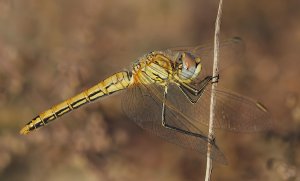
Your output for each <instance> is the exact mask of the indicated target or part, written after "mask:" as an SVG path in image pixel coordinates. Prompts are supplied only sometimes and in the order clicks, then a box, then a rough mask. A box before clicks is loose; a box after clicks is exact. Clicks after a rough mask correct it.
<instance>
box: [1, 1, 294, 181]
mask: <svg viewBox="0 0 300 181" xmlns="http://www.w3.org/2000/svg"><path fill="white" fill-rule="evenodd" d="M217 3H218V2H217V1H196V0H189V1H179V0H152V1H145V0H128V1H116V0H112V1H104V0H85V1H83V0H64V1H59V0H51V1H50V0H44V1H39V0H27V1H17V0H0V180H30V181H34V180H91V181H93V180H103V181H106V180H107V181H118V180H122V181H135V180H144V181H147V180H149V181H150V180H151V181H152V180H163V181H168V180H171V181H179V180H202V179H203V178H204V170H205V165H204V163H205V160H203V159H202V158H201V157H200V156H199V155H197V153H194V152H190V151H187V150H183V149H181V148H178V147H177V146H174V145H170V144H168V143H165V142H163V141H161V140H160V139H158V138H156V137H153V136H151V135H148V134H147V133H145V132H144V131H142V130H140V129H139V128H138V127H137V126H135V125H134V123H132V122H131V121H129V120H128V119H127V118H126V117H125V116H124V114H123V113H122V110H121V108H120V101H119V100H120V98H121V96H122V94H119V95H116V96H112V97H110V98H106V99H103V100H101V101H98V102H97V103H95V104H91V105H89V106H85V107H84V108H82V109H79V110H77V111H75V112H73V113H72V114H68V115H67V116H64V117H63V118H61V119H59V120H58V121H56V122H55V123H53V124H51V125H50V126H47V127H45V128H42V129H40V130H38V131H36V132H34V133H32V134H30V135H28V136H26V137H25V136H19V135H18V130H19V129H20V128H21V127H22V126H23V125H24V124H25V123H27V122H28V121H30V119H31V118H32V117H33V116H35V115H36V114H38V113H39V112H41V111H43V110H44V109H47V108H49V107H50V106H52V105H53V104H55V103H58V102H59V101H62V100H64V99H66V98H68V97H70V96H72V95H74V94H75V93H76V92H79V91H81V90H84V89H85V88H87V87H89V86H91V85H93V84H95V83H97V82H98V81H100V80H102V79H103V78H105V77H106V76H108V75H110V74H111V73H114V72H115V71H119V70H123V68H124V67H126V66H128V65H130V63H131V62H132V61H134V60H135V59H136V58H137V57H139V56H141V55H143V54H144V53H146V52H148V51H151V50H157V49H162V48H166V47H174V46H177V45H187V44H191V45H195V44H197V43H198V42H203V41H205V40H211V39H212V37H213V31H214V19H215V16H216V10H217ZM299 22H300V1H299V0H290V1H279V0H274V1H269V0H262V1H253V0H243V1H238V0H225V1H224V14H223V23H222V28H221V31H222V37H223V38H230V37H232V36H240V37H242V38H243V40H244V42H245V44H246V46H247V50H246V53H245V57H246V59H245V61H243V62H241V63H240V64H241V66H243V67H246V68H244V69H243V71H242V72H239V74H234V75H233V77H235V78H233V79H230V80H224V81H227V84H228V86H227V88H229V89H233V90H234V91H236V92H240V93H242V94H245V95H247V96H251V97H255V98H258V99H260V100H261V101H262V102H264V103H265V104H266V106H267V107H268V108H269V109H270V111H271V112H272V114H273V117H274V118H275V119H276V127H275V128H274V129H273V130H272V131H267V132H262V133H257V134H246V135H245V134H237V133H228V132H223V131H222V132H220V133H219V135H218V136H219V137H218V138H217V142H218V144H219V145H220V148H221V149H222V150H223V151H224V153H225V154H226V155H227V158H228V160H229V165H228V166H227V167H225V166H220V165H217V164H215V165H214V172H213V179H215V180H299V179H300V174H299V170H300V169H299V168H300V167H299V165H300V155H299V154H298V153H299V152H300V144H299V139H300V100H299V99H300V84H299V77H300V72H299V66H300V64H299V57H300V46H299V44H300V24H299ZM221 61H222V60H221ZM228 71H230V70H228ZM222 81H223V80H222Z"/></svg>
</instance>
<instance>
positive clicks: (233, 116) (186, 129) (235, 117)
mask: <svg viewBox="0 0 300 181" xmlns="http://www.w3.org/2000/svg"><path fill="white" fill-rule="evenodd" d="M239 42H240V39H238V38H232V39H230V40H225V41H223V42H221V45H220V46H221V49H220V50H221V52H220V53H221V55H220V58H221V59H222V57H226V56H228V55H227V54H226V53H227V51H225V50H226V49H228V47H230V48H231V47H234V46H232V45H236V44H239ZM211 50H212V46H207V45H200V46H193V47H179V48H169V49H166V50H161V51H152V52H150V53H147V54H145V55H143V56H142V57H140V58H138V59H137V60H136V61H135V62H134V63H133V64H132V66H131V69H130V70H126V71H121V72H117V73H115V74H113V75H112V76H110V77H108V78H106V79H104V80H103V81H101V82H99V83H98V84H96V85H95V86H93V87H91V88H89V89H87V90H85V91H83V92H81V93H79V94H77V95H75V96H74V97H71V98H69V99H67V100H65V101H63V102H61V103H59V104H57V105H54V106H53V107H51V108H50V109H48V110H46V111H44V112H43V113H41V114H39V115H37V116H36V117H34V118H33V119H32V120H31V121H30V122H29V123H27V124H26V125H25V126H24V127H23V128H22V129H21V131H20V134H28V133H30V132H31V131H33V130H36V129H38V128H40V127H43V126H45V125H47V124H49V123H50V122H52V121H54V120H56V119H57V118H59V117H61V116H62V115H64V114H66V113H68V112H71V111H72V110H74V109H77V108H79V107H81V106H83V105H85V104H87V103H90V102H93V101H95V100H97V99H99V98H102V97H105V96H109V95H111V94H114V93H116V92H120V91H123V92H124V95H123V97H122V101H121V102H122V108H123V110H124V113H125V114H126V115H127V116H128V117H129V118H130V119H132V120H133V121H134V122H135V123H136V124H137V125H139V126H140V127H141V128H143V129H145V130H147V131H149V132H150V133H153V134H155V135H157V136H159V137H161V138H162V139H165V140H166V141H168V142H171V143H174V144H177V145H179V146H182V147H184V148H188V149H192V150H195V151H198V152H200V153H202V155H205V154H206V151H207V145H208V143H210V144H211V145H212V148H211V158H212V159H214V160H215V161H217V162H220V163H226V158H225V156H224V154H223V152H222V151H221V150H220V149H219V148H218V146H217V144H216V141H215V140H212V139H209V138H208V136H207V129H205V128H207V126H208V122H209V107H210V106H209V105H210V97H211V92H212V90H211V86H209V85H211V84H213V83H216V80H217V81H219V75H218V76H217V77H213V76H212V68H211V67H212V51H211ZM232 52H233V55H236V51H232ZM224 55H225V56H224ZM226 58H227V59H228V57H226ZM229 59H230V57H229ZM222 61H223V62H225V60H222ZM229 62H230V61H229ZM226 65H227V66H228V65H229V66H230V63H229V64H228V63H226ZM215 93H216V94H215V95H216V103H217V105H216V108H215V125H214V128H216V129H225V130H229V131H238V132H252V131H259V130H264V129H267V128H269V127H270V125H271V119H270V115H269V113H268V110H267V109H266V107H265V106H264V105H263V104H261V103H260V102H258V101H256V100H253V99H251V98H248V97H245V96H241V95H239V94H237V93H234V92H232V91H228V90H225V89H217V90H215Z"/></svg>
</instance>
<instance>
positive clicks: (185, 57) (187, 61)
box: [180, 53, 197, 79]
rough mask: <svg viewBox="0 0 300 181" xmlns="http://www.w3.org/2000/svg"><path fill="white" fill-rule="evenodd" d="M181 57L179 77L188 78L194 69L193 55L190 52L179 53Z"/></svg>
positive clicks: (191, 75)
mask: <svg viewBox="0 0 300 181" xmlns="http://www.w3.org/2000/svg"><path fill="white" fill-rule="evenodd" d="M181 59H182V67H183V69H182V71H181V72H180V77H181V78H183V79H189V78H191V77H193V75H194V73H195V70H196V66H197V65H196V61H195V57H194V56H193V55H191V54H190V53H183V54H182V55H181Z"/></svg>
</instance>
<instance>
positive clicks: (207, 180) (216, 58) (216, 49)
mask: <svg viewBox="0 0 300 181" xmlns="http://www.w3.org/2000/svg"><path fill="white" fill-rule="evenodd" d="M222 6H223V0H220V1H219V8H218V14H217V18H216V23H215V35H214V62H213V77H214V79H213V80H212V82H216V81H217V78H216V76H217V75H218V74H219V68H218V63H219V47H220V45H219V44H220V40H219V39H220V24H221V16H222ZM216 87H217V82H216V83H213V84H212V87H211V89H212V91H211V100H210V116H209V130H208V139H210V140H213V139H214V129H213V128H214V118H215V106H216V98H215V89H216ZM211 147H212V145H211V144H210V142H208V145H207V160H206V174H205V181H210V179H211V173H212V169H213V166H212V159H211Z"/></svg>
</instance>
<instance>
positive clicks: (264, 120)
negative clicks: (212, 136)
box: [169, 85, 272, 132]
mask: <svg viewBox="0 0 300 181" xmlns="http://www.w3.org/2000/svg"><path fill="white" fill-rule="evenodd" d="M180 94H181V91H179V90H178V89H176V86H174V85H173V87H170V89H169V95H170V96H169V97H170V99H169V101H170V103H171V104H172V105H174V106H175V107H177V108H178V109H179V111H181V112H183V113H184V114H185V115H187V116H188V118H189V120H193V121H194V122H193V125H195V126H196V127H200V126H201V124H202V125H206V126H207V125H208V123H209V114H210V99H211V87H210V86H208V87H206V89H205V91H204V92H203V94H202V95H201V96H200V98H199V100H198V101H197V103H195V104H193V105H191V103H190V101H189V100H188V98H187V97H185V96H182V95H180ZM214 123H215V124H214V127H215V128H220V129H225V130H230V131H237V132H253V131H260V130H266V129H268V128H270V127H271V126H272V119H271V116H270V114H269V113H268V111H267V109H266V108H265V107H264V106H263V105H262V104H261V103H259V102H258V101H255V100H252V99H250V98H247V97H244V96H241V95H239V94H236V93H233V92H229V91H225V90H222V89H219V90H216V108H215V122H214Z"/></svg>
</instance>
